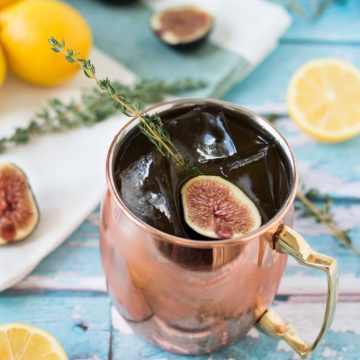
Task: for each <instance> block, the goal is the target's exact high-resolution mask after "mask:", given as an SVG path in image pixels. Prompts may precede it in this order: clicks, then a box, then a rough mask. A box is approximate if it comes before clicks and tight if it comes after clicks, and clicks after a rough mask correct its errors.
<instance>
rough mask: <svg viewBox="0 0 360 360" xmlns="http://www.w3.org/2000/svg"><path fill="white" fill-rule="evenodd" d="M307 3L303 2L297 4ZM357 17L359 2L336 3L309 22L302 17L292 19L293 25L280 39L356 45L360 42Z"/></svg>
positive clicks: (351, 0) (353, 0)
mask: <svg viewBox="0 0 360 360" xmlns="http://www.w3.org/2000/svg"><path fill="white" fill-rule="evenodd" d="M284 2H285V1H284ZM286 2H288V1H286ZM309 2H310V1H307V0H305V1H304V0H303V1H300V2H299V3H300V4H301V3H302V4H304V3H309ZM318 2H320V1H318ZM359 15H360V3H359V1H357V0H347V1H343V2H340V1H338V2H337V3H336V4H334V5H332V6H330V7H329V8H328V9H327V10H326V11H325V12H324V13H323V14H322V15H321V16H319V17H317V18H315V19H312V20H309V19H306V18H304V17H299V16H297V17H294V22H293V25H292V26H291V28H290V29H289V31H288V32H287V33H286V34H285V35H284V36H283V38H282V39H283V40H286V41H299V42H304V41H308V42H328V43H345V42H347V43H353V44H358V43H359V42H360V24H359V21H358V19H359Z"/></svg>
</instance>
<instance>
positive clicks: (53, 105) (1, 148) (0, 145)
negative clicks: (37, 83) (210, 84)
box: [0, 79, 204, 153]
mask: <svg viewBox="0 0 360 360" xmlns="http://www.w3.org/2000/svg"><path fill="white" fill-rule="evenodd" d="M112 86H113V87H114V88H115V90H116V91H117V92H121V93H122V94H124V95H125V96H126V97H127V98H129V99H130V100H131V101H135V100H136V99H139V101H141V103H143V104H145V105H146V104H151V103H156V102H159V101H162V100H164V97H165V96H166V95H169V94H177V93H179V92H182V91H186V90H195V89H199V88H202V87H204V83H203V82H201V81H194V80H190V79H185V80H179V81H175V82H172V83H165V82H163V81H158V80H155V81H150V80H142V81H139V82H138V83H136V84H135V85H133V86H129V85H125V84H123V83H121V82H119V81H114V82H113V83H112ZM116 111H117V110H116V109H115V108H114V107H113V100H112V99H111V98H110V97H109V96H108V94H107V93H105V92H103V91H101V90H100V89H99V88H98V87H97V86H95V87H93V88H86V89H83V90H82V93H81V96H80V98H77V99H72V100H70V101H68V102H64V101H61V100H59V99H51V100H49V101H48V102H47V104H46V105H45V106H43V107H42V108H41V109H40V110H39V111H37V113H36V114H35V115H34V116H33V117H32V118H31V119H30V121H29V123H28V124H27V125H25V126H23V127H17V128H16V129H15V130H14V132H13V133H12V134H11V135H8V136H4V137H2V138H0V153H3V152H5V151H6V150H8V149H9V148H11V147H13V146H17V145H22V144H26V143H28V142H29V141H31V139H33V138H35V137H36V136H40V135H45V134H49V133H59V132H65V131H68V130H71V129H75V128H80V127H91V126H93V125H95V124H97V123H99V122H102V121H104V120H106V119H107V118H108V117H110V116H111V115H113V114H114V113H115V112H116Z"/></svg>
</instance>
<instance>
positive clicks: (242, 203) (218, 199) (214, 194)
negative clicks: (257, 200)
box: [181, 175, 261, 239]
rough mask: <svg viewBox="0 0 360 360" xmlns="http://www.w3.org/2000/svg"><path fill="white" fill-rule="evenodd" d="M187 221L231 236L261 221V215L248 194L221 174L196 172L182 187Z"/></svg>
mask: <svg viewBox="0 0 360 360" xmlns="http://www.w3.org/2000/svg"><path fill="white" fill-rule="evenodd" d="M181 196H182V204H183V208H184V217H185V221H186V223H187V224H188V225H189V226H190V227H191V228H192V229H193V230H194V231H196V232H197V233H199V234H201V235H204V236H206V237H208V238H213V239H230V238H234V237H237V236H240V235H243V234H246V233H249V232H251V231H253V230H256V229H257V228H259V227H260V225H261V215H260V213H259V210H258V209H257V207H256V206H255V204H254V203H253V202H252V201H251V200H250V199H249V198H248V196H247V195H246V194H245V193H244V192H243V191H242V190H241V189H240V188H239V187H237V186H236V185H234V184H233V183H231V182H229V181H227V180H225V179H223V178H221V177H219V176H205V175H201V176H197V177H195V178H192V179H190V180H189V181H188V182H187V183H186V184H185V185H184V186H183V188H182V189H181Z"/></svg>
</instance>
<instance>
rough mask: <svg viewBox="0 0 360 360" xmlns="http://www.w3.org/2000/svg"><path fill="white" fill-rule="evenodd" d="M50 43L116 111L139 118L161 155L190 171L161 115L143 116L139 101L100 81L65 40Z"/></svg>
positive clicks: (107, 82)
mask: <svg viewBox="0 0 360 360" xmlns="http://www.w3.org/2000/svg"><path fill="white" fill-rule="evenodd" d="M49 43H50V45H51V50H53V51H54V52H56V53H61V54H64V55H65V59H66V60H67V61H69V62H70V63H77V64H78V65H79V66H80V68H81V69H82V71H83V72H84V74H85V75H86V76H87V77H88V78H90V79H92V80H94V81H95V82H96V84H97V86H98V88H99V89H100V90H101V91H102V92H104V93H106V94H108V95H109V96H110V97H111V98H112V100H113V106H114V107H115V108H116V109H118V110H120V111H121V112H122V113H123V114H124V115H126V116H129V117H132V116H134V117H137V118H138V119H139V120H140V124H139V128H140V130H141V132H142V133H143V134H144V135H145V136H146V137H147V138H148V139H149V140H150V141H151V142H152V143H153V144H154V145H155V147H156V148H157V150H159V152H160V153H161V154H163V155H164V156H166V157H167V158H169V159H172V160H173V161H174V162H175V163H176V164H177V165H178V166H179V167H181V168H184V169H188V164H187V161H186V160H185V159H184V158H183V156H182V155H181V154H180V152H179V151H178V149H177V148H176V146H175V144H174V143H173V142H172V140H171V139H170V136H169V134H168V132H167V131H166V130H165V128H164V124H163V122H162V121H161V118H160V116H159V114H157V113H155V114H154V115H149V114H141V105H140V102H139V100H138V99H131V98H130V97H129V96H128V95H127V94H125V93H123V92H119V91H117V89H116V88H115V87H114V86H113V84H112V83H111V82H110V80H109V79H108V78H106V79H99V78H98V77H97V75H96V71H95V66H94V65H93V64H92V62H91V60H89V59H82V58H80V57H78V55H79V53H76V52H74V50H73V49H69V48H66V47H65V41H64V40H62V41H61V42H59V41H57V40H56V39H55V38H54V37H50V38H49Z"/></svg>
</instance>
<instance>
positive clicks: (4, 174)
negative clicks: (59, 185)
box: [0, 163, 40, 245]
mask: <svg viewBox="0 0 360 360" xmlns="http://www.w3.org/2000/svg"><path fill="white" fill-rule="evenodd" d="M6 181H8V182H9V183H10V185H9V184H7V183H6ZM9 186H10V187H11V186H12V187H15V186H18V187H19V188H20V189H21V191H22V193H21V194H20V196H19V197H20V204H19V203H18V202H17V201H18V199H19V198H18V197H16V194H15V195H14V194H11V195H12V196H10V197H9V191H8V189H9ZM14 191H15V190H14ZM18 195H19V194H18ZM16 206H19V208H18V209H16V210H18V214H17V216H16V217H14V216H13V214H14V213H15V210H14V209H15V207H16ZM20 206H23V207H24V208H20ZM9 207H10V210H9ZM9 213H10V214H9ZM6 215H7V216H9V215H10V220H9V221H7V218H6ZM14 219H15V220H14ZM39 221H40V211H39V207H38V204H37V202H36V199H35V196H34V194H33V192H32V189H31V187H30V184H29V181H28V178H27V176H26V174H25V173H24V171H23V170H21V169H20V168H19V167H18V166H16V165H14V164H12V163H4V164H0V245H6V244H10V243H14V242H18V241H21V240H24V239H26V238H27V237H29V236H30V235H31V234H32V233H33V232H34V230H35V229H36V228H37V226H38V224H39ZM15 222H16V223H15ZM21 222H23V223H21Z"/></svg>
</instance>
